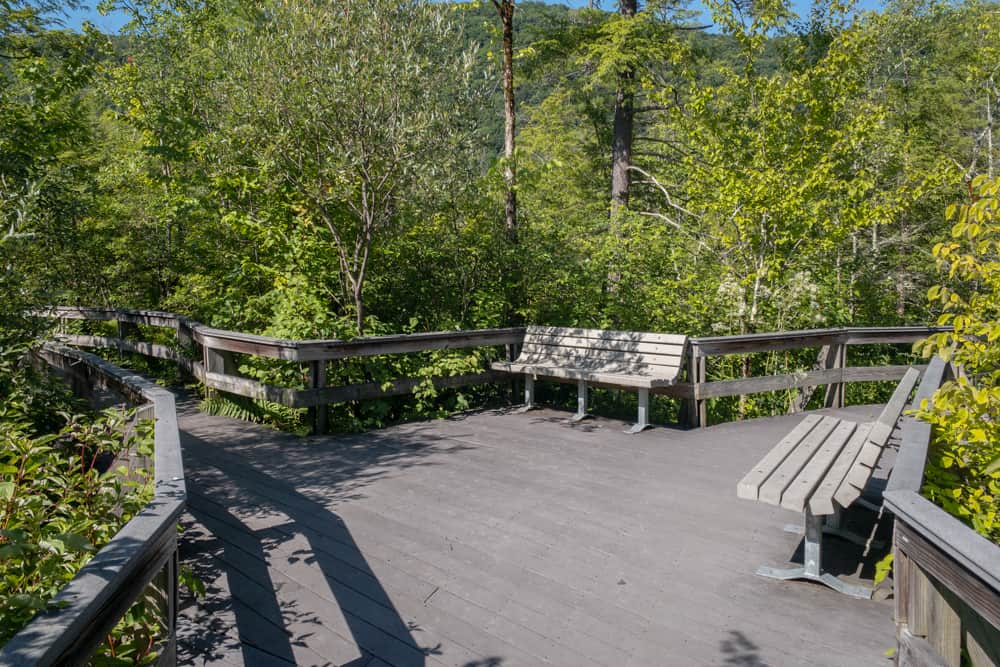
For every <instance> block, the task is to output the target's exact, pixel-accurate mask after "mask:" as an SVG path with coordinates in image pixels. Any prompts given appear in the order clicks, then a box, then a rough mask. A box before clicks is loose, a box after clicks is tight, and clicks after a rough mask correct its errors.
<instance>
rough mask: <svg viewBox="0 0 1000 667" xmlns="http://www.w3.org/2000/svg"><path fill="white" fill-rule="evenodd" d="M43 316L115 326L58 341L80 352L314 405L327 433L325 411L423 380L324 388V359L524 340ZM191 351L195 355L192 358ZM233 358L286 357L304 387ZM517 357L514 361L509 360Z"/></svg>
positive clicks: (52, 312)
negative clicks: (169, 365)
mask: <svg viewBox="0 0 1000 667" xmlns="http://www.w3.org/2000/svg"><path fill="white" fill-rule="evenodd" d="M38 314H39V315H44V316H48V317H54V318H57V319H60V320H68V319H78V320H79V319H82V320H102V321H116V322H117V323H118V332H119V333H118V336H117V337H101V336H82V335H62V336H61V337H60V339H61V340H62V341H64V342H66V343H69V344H71V345H77V346H80V347H103V348H111V349H116V350H119V351H121V352H132V353H138V354H144V355H147V356H151V357H156V358H159V359H166V360H169V361H173V362H176V363H177V364H179V365H180V366H181V367H182V368H183V369H184V370H185V371H186V372H188V373H189V374H190V375H192V376H194V377H195V378H197V379H198V380H200V381H202V382H203V383H204V384H205V386H206V387H209V388H211V389H217V390H219V391H224V392H227V393H230V394H237V395H239V396H245V397H247V398H254V399H264V400H268V401H271V402H274V403H280V404H282V405H284V406H287V407H290V408H310V411H311V413H312V423H313V430H314V431H316V432H323V431H325V430H326V406H327V405H329V404H332V403H342V402H346V401H360V400H366V399H372V398H383V397H386V396H400V395H405V394H411V393H413V391H414V390H415V389H416V387H418V386H419V385H420V384H421V383H423V382H425V381H426V378H397V379H395V380H392V381H391V382H389V383H379V382H371V383H362V384H350V385H343V386H337V387H330V386H327V380H326V370H327V368H326V362H328V361H333V360H337V359H347V358H358V357H370V356H376V355H388V354H405V353H411V352H423V351H427V350H442V349H463V348H474V347H486V346H499V345H503V346H508V348H509V349H508V352H507V354H508V355H512V354H514V353H515V350H514V349H513V348H514V346H517V345H520V343H521V341H522V340H523V338H524V329H523V328H517V327H514V328H506V329H481V330H476V331H440V332H431V333H417V334H401V335H395V336H373V337H369V338H359V339H355V340H349V341H344V340H301V341H296V340H285V339H281V338H271V337H268V336H258V335H254V334H245V333H239V332H234V331H225V330H223V329H213V328H211V327H207V326H205V325H203V324H199V323H198V322H195V321H194V320H191V319H189V318H186V317H183V316H180V315H173V314H171V313H163V312H159V311H146V310H115V309H102V308H77V307H59V308H50V309H48V310H45V311H39V312H38ZM130 325H147V326H153V327H167V328H170V329H173V330H174V331H175V332H176V335H177V343H178V345H177V348H180V350H184V351H186V352H184V351H180V350H178V349H177V348H174V347H169V346H166V345H156V344H152V343H146V342H139V341H133V340H128V339H126V337H125V336H126V334H127V332H128V327H129V326H130ZM188 354H192V356H188ZM234 354H248V355H255V356H260V357H267V358H271V359H282V360H285V361H291V362H296V363H301V364H303V365H304V366H305V368H304V369H303V370H304V371H305V373H304V374H305V375H306V377H308V386H307V387H306V388H290V387H277V386H273V385H268V384H264V383H261V382H258V381H256V380H253V379H251V378H246V377H242V376H240V375H239V374H238V372H239V371H238V368H237V364H236V362H235V359H234V357H233V355H234ZM511 358H513V357H511ZM508 379H509V376H507V375H505V374H502V373H498V372H496V371H490V370H484V371H481V372H478V373H471V374H464V375H457V376H451V377H438V378H432V380H431V381H432V382H433V383H434V386H435V387H438V388H443V387H459V386H469V385H475V384H487V383H491V382H499V381H505V380H508Z"/></svg>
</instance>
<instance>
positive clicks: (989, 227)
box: [918, 178, 1000, 543]
mask: <svg viewBox="0 0 1000 667" xmlns="http://www.w3.org/2000/svg"><path fill="white" fill-rule="evenodd" d="M970 193H971V195H972V197H971V201H970V203H968V204H963V205H961V206H954V205H953V206H950V207H949V208H948V212H947V216H948V218H949V219H950V220H954V221H955V222H954V226H953V228H952V239H951V240H950V241H947V242H943V243H938V244H937V245H936V246H934V256H935V258H936V259H937V262H938V266H939V267H940V268H941V269H942V271H946V272H947V276H948V279H949V284H948V285H941V286H935V287H932V288H931V289H930V290H929V292H928V298H929V299H930V300H931V301H932V302H936V303H937V304H939V306H940V308H941V310H942V315H941V316H940V318H939V320H938V323H939V324H943V325H944V324H951V325H952V327H953V331H951V332H947V333H941V334H937V335H934V336H931V337H930V338H928V339H927V340H926V341H924V343H923V345H922V346H921V347H922V351H923V354H924V356H928V357H929V356H931V355H932V354H939V355H941V356H942V357H943V358H944V359H945V360H950V361H952V362H954V363H955V365H956V367H957V368H958V369H959V372H958V377H957V379H955V380H953V381H950V382H947V383H945V384H944V385H943V386H942V387H941V388H940V389H938V390H937V392H935V394H934V396H933V397H932V399H931V400H930V401H924V402H923V404H922V405H921V406H920V410H919V412H918V416H919V417H920V418H921V419H924V420H926V421H928V422H930V423H931V424H932V425H933V434H934V435H933V440H932V443H931V448H930V452H929V455H928V460H927V469H926V474H925V479H924V488H923V493H924V495H925V496H927V497H928V498H929V499H931V500H932V501H934V502H935V503H937V504H938V505H940V506H941V507H942V508H944V509H945V510H946V511H948V512H949V513H951V514H953V515H955V516H956V517H958V518H959V519H961V520H963V521H964V522H966V523H967V524H969V525H970V526H972V527H973V528H974V529H975V530H976V531H978V532H979V533H981V534H983V535H985V536H986V537H988V538H990V539H992V540H993V541H995V542H998V543H1000V517H998V512H1000V345H998V344H997V340H998V339H1000V220H998V219H997V214H998V210H1000V179H987V178H979V179H977V180H976V181H974V182H973V183H972V185H971V188H970Z"/></svg>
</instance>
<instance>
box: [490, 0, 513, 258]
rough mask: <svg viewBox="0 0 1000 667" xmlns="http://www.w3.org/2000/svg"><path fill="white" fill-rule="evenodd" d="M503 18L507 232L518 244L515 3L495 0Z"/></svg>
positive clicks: (504, 171)
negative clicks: (515, 143) (515, 142)
mask: <svg viewBox="0 0 1000 667" xmlns="http://www.w3.org/2000/svg"><path fill="white" fill-rule="evenodd" d="M493 6H494V7H496V10H497V14H498V15H499V16H500V26H501V31H502V37H501V51H502V54H503V55H502V59H503V72H502V79H503V157H504V169H503V177H504V182H505V183H506V185H507V197H506V200H505V203H504V229H505V231H506V233H507V240H508V241H510V242H511V243H516V242H517V190H516V187H517V165H516V163H515V158H514V149H515V145H514V141H515V132H516V130H517V109H516V106H515V101H514V0H493Z"/></svg>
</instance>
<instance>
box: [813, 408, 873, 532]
mask: <svg viewBox="0 0 1000 667" xmlns="http://www.w3.org/2000/svg"><path fill="white" fill-rule="evenodd" d="M871 426H872V425H871V424H860V425H859V426H858V428H857V430H856V431H854V435H852V436H851V439H850V440H849V441H848V443H847V445H846V446H845V447H844V448H843V449H842V450H840V455H839V456H838V457H837V460H836V461H835V462H834V464H833V466H831V467H830V470H829V471H827V473H826V476H825V477H824V478H823V483H822V484H820V485H819V488H817V489H816V491H815V492H813V495H812V497H811V498H810V499H809V511H811V512H812V513H813V514H815V515H816V516H820V515H827V514H833V513H834V512H835V511H836V506H835V505H834V503H833V497H834V495H835V494H836V493H837V490H838V489H839V488H840V484H841V482H843V481H844V478H845V477H847V473H848V471H850V469H851V468H852V467H853V466H854V461H855V460H856V459H857V458H858V452H860V451H861V447H862V446H864V444H865V443H866V442H867V441H868V434H869V433H870V432H871Z"/></svg>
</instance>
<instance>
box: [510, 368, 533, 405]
mask: <svg viewBox="0 0 1000 667" xmlns="http://www.w3.org/2000/svg"><path fill="white" fill-rule="evenodd" d="M534 408H535V377H534V376H533V375H525V376H524V405H522V406H521V407H519V408H518V409H517V410H515V411H514V412H516V413H518V414H520V413H522V412H527V411H528V410H533V409H534Z"/></svg>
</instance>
